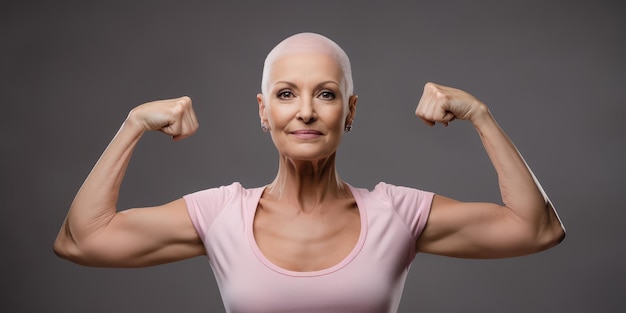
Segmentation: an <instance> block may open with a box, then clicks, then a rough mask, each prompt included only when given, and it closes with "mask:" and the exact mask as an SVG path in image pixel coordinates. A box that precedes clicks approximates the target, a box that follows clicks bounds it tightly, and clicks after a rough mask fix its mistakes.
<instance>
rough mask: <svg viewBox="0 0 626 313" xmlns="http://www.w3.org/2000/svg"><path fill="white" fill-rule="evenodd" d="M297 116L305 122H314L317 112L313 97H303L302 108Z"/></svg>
mask: <svg viewBox="0 0 626 313" xmlns="http://www.w3.org/2000/svg"><path fill="white" fill-rule="evenodd" d="M296 117H297V118H298V119H299V120H301V121H302V122H304V123H305V124H310V123H313V122H314V121H315V120H316V119H317V117H316V114H315V108H314V107H313V99H312V98H311V97H303V98H302V102H301V103H300V110H299V111H298V113H297V115H296Z"/></svg>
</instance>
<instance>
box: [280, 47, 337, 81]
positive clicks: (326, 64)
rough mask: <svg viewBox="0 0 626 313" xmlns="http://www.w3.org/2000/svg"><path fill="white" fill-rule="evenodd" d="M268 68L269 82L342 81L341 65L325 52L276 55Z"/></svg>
mask: <svg viewBox="0 0 626 313" xmlns="http://www.w3.org/2000/svg"><path fill="white" fill-rule="evenodd" d="M269 65H270V68H269V74H270V75H269V83H270V85H273V84H275V83H276V82H278V81H288V82H292V83H298V82H304V81H311V80H313V81H318V80H319V81H321V80H324V81H334V82H336V83H337V84H341V83H342V82H343V79H342V78H343V70H342V68H341V65H340V64H339V62H338V61H337V60H336V58H335V57H333V56H332V55H328V54H325V53H288V54H283V55H281V56H280V57H277V58H275V59H274V60H273V62H272V63H271V64H269Z"/></svg>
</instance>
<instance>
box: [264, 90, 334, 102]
mask: <svg viewBox="0 0 626 313" xmlns="http://www.w3.org/2000/svg"><path fill="white" fill-rule="evenodd" d="M276 97H277V98H279V99H290V98H292V97H293V92H292V91H291V90H280V91H278V92H277V93H276ZM318 97H320V98H321V99H323V100H335V98H336V97H337V96H336V95H335V93H334V92H332V91H330V90H323V91H321V92H320V93H319V94H318Z"/></svg>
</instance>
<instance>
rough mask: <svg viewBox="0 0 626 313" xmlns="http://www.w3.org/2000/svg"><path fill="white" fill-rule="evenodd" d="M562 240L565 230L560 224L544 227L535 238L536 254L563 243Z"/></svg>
mask: <svg viewBox="0 0 626 313" xmlns="http://www.w3.org/2000/svg"><path fill="white" fill-rule="evenodd" d="M564 239H565V228H564V227H563V226H562V225H561V223H553V224H551V225H549V226H546V227H545V228H544V229H543V230H542V231H540V232H539V234H538V235H537V236H536V239H535V243H536V250H537V252H540V251H543V250H548V249H550V248H552V247H555V246H557V245H558V244H560V243H561V242H563V240H564Z"/></svg>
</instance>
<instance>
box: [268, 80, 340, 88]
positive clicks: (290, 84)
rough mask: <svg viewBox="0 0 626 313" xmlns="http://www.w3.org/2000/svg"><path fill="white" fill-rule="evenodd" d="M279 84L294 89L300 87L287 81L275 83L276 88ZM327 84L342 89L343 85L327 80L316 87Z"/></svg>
mask: <svg viewBox="0 0 626 313" xmlns="http://www.w3.org/2000/svg"><path fill="white" fill-rule="evenodd" d="M278 84H286V85H288V86H289V87H292V88H296V87H298V85H296V84H295V83H293V82H290V81H286V80H279V81H277V82H275V83H274V86H276V85H278ZM326 84H333V85H336V86H337V88H339V87H341V85H340V84H339V83H338V82H336V81H334V80H326V81H323V82H320V83H319V84H317V85H315V87H316V88H319V87H320V86H324V85H326ZM296 89H297V88H296Z"/></svg>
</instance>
